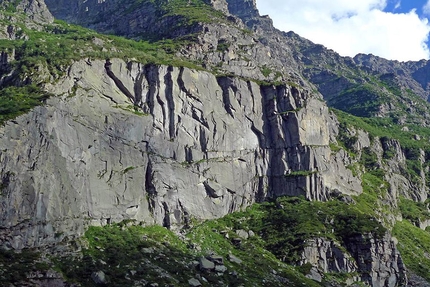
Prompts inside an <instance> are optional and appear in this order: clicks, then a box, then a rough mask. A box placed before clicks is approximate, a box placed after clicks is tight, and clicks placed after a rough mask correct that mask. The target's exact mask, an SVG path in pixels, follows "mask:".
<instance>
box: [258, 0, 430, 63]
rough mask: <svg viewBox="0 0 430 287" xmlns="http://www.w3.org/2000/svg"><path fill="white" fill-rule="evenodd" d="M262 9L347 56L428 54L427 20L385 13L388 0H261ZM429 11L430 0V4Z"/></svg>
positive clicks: (277, 21) (416, 56)
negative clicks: (362, 54)
mask: <svg viewBox="0 0 430 287" xmlns="http://www.w3.org/2000/svg"><path fill="white" fill-rule="evenodd" d="M257 5H258V8H259V10H260V13H261V14H269V15H270V17H271V18H272V19H273V21H274V23H275V26H276V27H277V28H278V29H280V30H283V31H290V30H292V31H294V32H296V33H298V34H300V35H301V36H303V37H305V38H308V39H310V40H312V41H313V42H315V43H319V44H323V45H324V46H326V47H328V48H330V49H333V50H335V51H336V52H338V53H339V54H341V55H343V56H355V55H356V54H358V53H371V54H374V55H377V56H380V57H384V58H387V59H395V60H400V61H407V60H420V59H428V58H429V56H430V52H429V49H428V47H427V45H426V41H427V40H428V35H429V32H430V25H429V23H428V20H427V19H421V18H420V17H419V16H418V15H417V13H416V11H415V10H412V11H410V12H409V13H403V14H393V13H388V12H383V11H382V10H383V9H384V8H385V7H386V1H385V0H360V1H357V0H301V1H297V0H259V2H257ZM427 5H428V7H429V11H430V0H429V2H428V3H427Z"/></svg>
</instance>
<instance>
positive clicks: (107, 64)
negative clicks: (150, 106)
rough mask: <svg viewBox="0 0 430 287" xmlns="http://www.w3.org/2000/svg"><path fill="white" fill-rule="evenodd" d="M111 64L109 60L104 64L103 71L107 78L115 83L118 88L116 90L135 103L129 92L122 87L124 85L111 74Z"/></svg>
mask: <svg viewBox="0 0 430 287" xmlns="http://www.w3.org/2000/svg"><path fill="white" fill-rule="evenodd" d="M111 67H112V63H111V61H110V60H109V59H107V60H106V63H105V70H106V73H107V74H108V76H109V77H110V78H111V79H112V80H113V81H114V82H115V85H116V86H117V87H118V89H119V90H120V91H121V92H122V93H123V94H124V95H125V96H126V97H127V98H129V99H130V100H131V101H132V102H133V103H135V98H134V96H133V95H132V94H131V93H130V91H129V90H128V89H127V88H126V87H125V86H124V84H123V83H122V82H121V80H120V79H118V78H117V77H116V76H115V74H114V73H113V72H112V69H111Z"/></svg>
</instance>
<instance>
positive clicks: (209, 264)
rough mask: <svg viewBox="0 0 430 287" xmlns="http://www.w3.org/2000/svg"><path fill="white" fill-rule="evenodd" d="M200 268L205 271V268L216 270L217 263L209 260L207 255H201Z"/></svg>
mask: <svg viewBox="0 0 430 287" xmlns="http://www.w3.org/2000/svg"><path fill="white" fill-rule="evenodd" d="M199 268H200V270H202V271H204V270H214V269H215V263H213V262H212V261H209V260H208V259H206V258H205V257H201V258H200V259H199Z"/></svg>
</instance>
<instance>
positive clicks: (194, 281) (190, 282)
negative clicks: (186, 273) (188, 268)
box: [188, 278, 202, 287]
mask: <svg viewBox="0 0 430 287" xmlns="http://www.w3.org/2000/svg"><path fill="white" fill-rule="evenodd" d="M188 285H190V286H191V287H199V286H202V283H200V281H199V280H197V279H196V278H191V279H190V280H188Z"/></svg>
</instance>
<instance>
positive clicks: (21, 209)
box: [0, 60, 361, 249]
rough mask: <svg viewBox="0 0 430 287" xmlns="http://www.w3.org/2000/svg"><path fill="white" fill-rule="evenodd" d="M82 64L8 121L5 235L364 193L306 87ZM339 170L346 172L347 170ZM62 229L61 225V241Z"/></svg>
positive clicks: (22, 241)
mask: <svg viewBox="0 0 430 287" xmlns="http://www.w3.org/2000/svg"><path fill="white" fill-rule="evenodd" d="M111 71H112V72H113V73H114V74H115V76H116V77H117V79H118V80H119V81H121V83H122V84H123V87H125V88H126V89H127V90H128V91H130V92H131V93H133V95H134V98H129V97H127V96H126V95H125V94H124V93H123V91H122V90H121V89H120V88H118V86H117V85H116V83H115V81H113V80H112V79H111V78H110V77H109V76H108V75H107V72H106V70H105V66H104V63H103V62H102V61H93V62H91V63H89V62H86V61H80V62H77V63H75V64H73V65H72V66H71V68H70V70H69V72H68V76H66V77H64V78H62V79H61V80H60V81H59V82H58V83H56V84H52V85H50V86H47V87H46V88H47V89H48V90H49V91H50V92H52V93H54V94H56V95H62V96H58V97H53V98H50V99H49V100H48V101H47V104H46V105H45V106H43V107H38V108H36V109H35V110H34V111H32V112H30V113H29V114H27V115H24V116H20V117H19V118H17V119H16V120H14V121H10V122H8V123H7V124H6V125H5V126H4V127H2V128H1V130H0V133H1V139H0V146H1V151H0V159H1V161H0V162H1V168H0V171H1V172H0V175H1V177H0V178H1V183H2V193H1V197H0V200H1V206H2V210H3V212H2V214H1V221H0V222H1V227H2V233H1V240H2V243H3V244H6V245H8V246H10V247H13V248H17V249H20V248H23V247H25V246H41V245H45V244H48V243H54V242H56V241H58V240H59V239H61V237H63V236H75V235H79V234H81V233H82V232H83V230H84V229H85V226H87V225H89V224H92V225H94V224H96V225H97V224H106V223H109V222H118V221H121V220H124V219H137V220H139V221H144V222H147V223H150V224H153V223H156V224H163V225H165V226H168V227H175V226H182V225H183V224H186V223H187V221H189V220H190V219H191V218H194V217H195V218H199V219H207V218H216V217H220V216H223V215H225V214H228V213H230V212H233V211H235V210H239V209H240V208H243V207H245V206H248V205H250V204H252V203H253V202H256V201H261V200H264V199H266V198H268V197H276V196H280V195H303V196H305V197H306V198H309V199H313V200H327V199H328V198H329V197H330V193H331V192H332V191H333V190H340V191H341V192H343V193H346V194H359V193H360V192H361V186H360V184H359V180H358V179H357V178H354V177H353V176H352V174H351V171H349V170H347V169H346V168H345V165H344V159H343V158H342V157H341V156H339V155H336V154H332V152H331V150H330V148H329V146H328V145H329V140H330V130H329V126H328V124H327V123H329V122H330V117H329V113H328V109H327V107H326V106H325V105H324V103H322V102H321V101H319V100H318V99H315V98H313V97H311V96H310V95H309V92H308V91H306V90H299V89H297V88H295V87H290V86H278V87H267V86H264V87H261V86H259V85H257V84H256V83H254V82H252V81H244V80H241V79H238V78H234V77H220V78H216V77H215V76H214V75H212V74H210V73H207V72H202V71H195V70H190V69H187V68H173V67H168V66H155V65H146V66H145V65H141V64H139V63H125V62H123V61H121V60H112V65H111ZM339 174H341V175H342V177H341V178H340V177H339ZM56 234H62V235H61V236H60V238H56Z"/></svg>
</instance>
